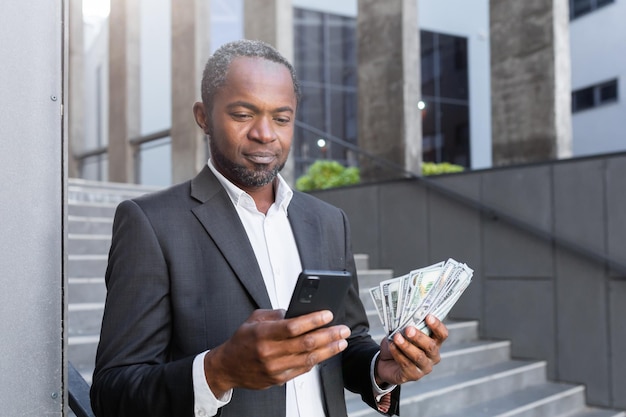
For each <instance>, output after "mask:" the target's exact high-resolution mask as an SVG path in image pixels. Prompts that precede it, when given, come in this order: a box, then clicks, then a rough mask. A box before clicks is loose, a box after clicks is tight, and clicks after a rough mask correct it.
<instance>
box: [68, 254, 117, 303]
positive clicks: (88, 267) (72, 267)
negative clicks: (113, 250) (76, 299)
mask: <svg viewBox="0 0 626 417" xmlns="http://www.w3.org/2000/svg"><path fill="white" fill-rule="evenodd" d="M107 262H108V256H107V255H105V254H101V255H73V254H69V255H68V264H67V275H68V276H69V277H74V278H85V277H87V278H90V277H104V274H105V272H106V268H107ZM70 301H72V300H70Z"/></svg>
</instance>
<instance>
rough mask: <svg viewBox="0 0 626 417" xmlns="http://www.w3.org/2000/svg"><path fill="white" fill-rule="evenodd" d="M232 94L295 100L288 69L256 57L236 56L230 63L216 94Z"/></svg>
mask: <svg viewBox="0 0 626 417" xmlns="http://www.w3.org/2000/svg"><path fill="white" fill-rule="evenodd" d="M232 94H237V95H240V94H246V95H248V94H250V95H258V96H260V97H269V96H274V97H275V98H276V99H282V100H288V101H294V102H295V100H296V97H295V91H294V85H293V79H292V77H291V72H290V71H289V69H288V68H287V67H286V66H284V65H283V64H280V63H277V62H273V61H268V60H266V59H264V58H256V57H238V58H235V59H233V60H232V62H231V63H230V66H229V67H228V72H227V73H226V80H225V83H224V85H223V86H222V88H220V90H219V91H218V96H224V95H232Z"/></svg>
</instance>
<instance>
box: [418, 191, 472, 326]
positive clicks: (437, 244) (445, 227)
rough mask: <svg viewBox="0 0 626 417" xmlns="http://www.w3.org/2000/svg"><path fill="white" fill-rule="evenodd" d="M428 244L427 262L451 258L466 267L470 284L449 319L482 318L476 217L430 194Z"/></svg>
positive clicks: (454, 204)
mask: <svg viewBox="0 0 626 417" xmlns="http://www.w3.org/2000/svg"><path fill="white" fill-rule="evenodd" d="M428 201H429V213H430V215H429V222H428V227H429V232H428V236H429V240H428V245H429V247H430V254H431V255H430V256H431V262H437V261H440V260H446V259H448V258H450V257H451V258H454V259H456V260H457V261H460V262H465V263H467V264H468V265H470V266H471V267H472V268H473V269H474V270H475V274H474V277H473V278H472V284H471V285H470V286H469V288H468V289H467V290H466V291H465V293H464V294H463V297H461V299H460V300H459V301H458V303H457V304H456V305H455V306H454V308H453V310H452V311H451V312H450V317H455V318H461V317H463V318H471V319H480V318H481V317H482V286H483V277H484V275H483V270H482V267H481V253H482V238H481V220H480V215H479V214H478V213H477V212H475V211H471V210H467V209H465V208H463V207H460V206H459V205H458V204H456V203H454V202H452V201H450V200H449V199H446V198H442V197H438V196H437V195H436V194H435V193H431V195H430V198H429V200H428Z"/></svg>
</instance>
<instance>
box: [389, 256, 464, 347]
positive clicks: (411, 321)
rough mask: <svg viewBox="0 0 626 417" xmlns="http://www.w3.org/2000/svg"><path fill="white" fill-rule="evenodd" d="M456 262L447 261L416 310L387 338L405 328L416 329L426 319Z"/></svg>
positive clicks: (447, 281) (447, 282)
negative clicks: (413, 327)
mask: <svg viewBox="0 0 626 417" xmlns="http://www.w3.org/2000/svg"><path fill="white" fill-rule="evenodd" d="M457 265H458V262H456V261H455V260H453V259H448V261H447V262H446V263H445V265H444V267H443V271H442V272H441V274H439V276H438V277H437V279H436V280H435V281H434V282H433V284H432V286H431V288H430V289H429V290H428V293H427V294H426V296H425V297H424V298H423V300H422V301H421V302H420V305H419V306H418V308H417V309H416V310H415V311H414V312H413V314H411V315H410V316H409V317H408V318H407V320H406V321H405V322H404V323H401V324H400V325H399V326H398V327H396V329H395V330H393V331H392V332H391V333H390V334H389V337H390V338H391V337H393V335H394V334H396V333H397V332H399V331H402V330H404V328H405V327H407V326H415V327H418V326H419V324H420V323H421V322H422V321H423V320H424V319H425V318H426V316H427V315H428V313H430V311H431V310H432V309H433V308H434V306H435V305H436V302H437V300H438V296H439V294H440V293H441V292H442V290H443V289H444V288H445V287H446V284H449V283H450V282H449V279H450V277H451V276H452V274H453V273H454V271H455V269H456V267H457Z"/></svg>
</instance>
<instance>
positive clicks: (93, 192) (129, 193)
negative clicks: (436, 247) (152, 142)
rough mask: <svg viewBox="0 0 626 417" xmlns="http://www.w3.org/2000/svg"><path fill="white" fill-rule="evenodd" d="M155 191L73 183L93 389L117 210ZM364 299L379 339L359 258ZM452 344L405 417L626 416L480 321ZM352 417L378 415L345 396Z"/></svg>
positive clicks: (81, 339) (71, 234)
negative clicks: (549, 374)
mask: <svg viewBox="0 0 626 417" xmlns="http://www.w3.org/2000/svg"><path fill="white" fill-rule="evenodd" d="M154 190H156V188H149V187H140V186H135V185H128V184H111V183H99V182H89V181H82V180H74V179H72V180H70V181H69V185H68V213H69V216H68V240H67V242H68V245H67V248H68V268H67V271H68V284H69V295H68V299H69V306H68V311H69V323H68V326H69V328H68V335H69V342H68V345H69V360H70V362H72V364H73V365H74V366H75V367H76V369H77V370H78V371H79V372H80V373H81V375H82V376H83V377H84V378H85V379H86V380H87V381H88V382H91V375H92V372H93V367H94V359H95V352H96V346H97V342H98V334H99V328H100V322H101V320H102V312H103V306H104V299H105V294H106V290H105V286H104V278H103V277H104V272H105V269H106V262H107V254H108V249H109V245H110V239H111V236H110V235H111V225H112V220H113V219H112V218H113V213H114V211H115V207H116V206H117V204H118V203H119V202H120V201H122V200H124V199H127V198H132V197H135V196H138V195H141V194H144V193H146V192H150V191H154ZM356 261H357V269H358V270H359V279H360V286H361V298H362V300H363V302H364V304H365V307H366V309H367V311H368V315H369V319H370V323H371V325H372V333H373V336H374V338H375V339H376V340H380V339H381V338H382V337H383V336H384V334H383V329H382V326H381V325H380V321H379V319H378V316H377V314H376V311H375V308H374V305H373V302H372V300H371V297H370V296H369V293H368V288H370V287H372V286H374V285H376V284H378V283H379V282H380V281H381V280H384V279H388V278H391V277H392V276H393V271H391V270H373V269H370V268H369V264H368V257H367V256H366V255H357V256H356ZM447 325H448V329H449V330H450V337H449V339H448V341H447V342H446V343H445V345H444V349H443V352H442V361H441V363H440V364H439V365H437V366H436V367H435V370H434V371H433V373H432V374H431V375H429V376H427V377H426V378H424V379H423V380H421V381H419V382H417V383H410V384H406V385H405V386H403V388H402V402H401V408H402V416H403V417H417V416H428V417H435V416H439V417H457V416H458V417H461V416H463V417H474V416H476V417H479V416H480V417H486V416H500V417H504V416H507V417H508V416H519V417H553V416H555V417H566V416H567V417H626V414H625V413H623V412H619V411H613V410H601V409H593V408H589V407H587V406H586V405H585V390H584V387H581V386H575V385H568V384H562V383H556V382H550V381H547V379H546V363H545V362H541V361H536V362H530V361H519V360H514V359H511V357H510V343H509V342H508V341H486V340H480V339H478V323H477V322H448V323H447ZM347 405H348V412H349V414H350V417H365V416H368V417H369V416H378V415H380V414H378V413H377V412H376V411H374V410H371V409H369V408H368V407H367V406H365V405H364V404H363V403H362V402H361V400H360V399H359V398H357V397H356V396H355V395H353V394H351V393H348V400H347Z"/></svg>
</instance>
